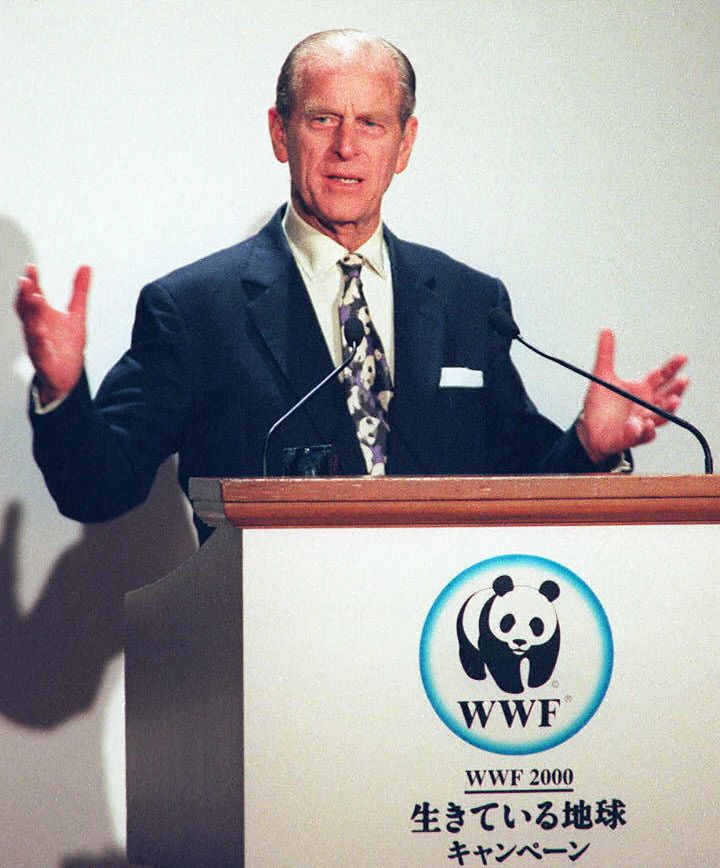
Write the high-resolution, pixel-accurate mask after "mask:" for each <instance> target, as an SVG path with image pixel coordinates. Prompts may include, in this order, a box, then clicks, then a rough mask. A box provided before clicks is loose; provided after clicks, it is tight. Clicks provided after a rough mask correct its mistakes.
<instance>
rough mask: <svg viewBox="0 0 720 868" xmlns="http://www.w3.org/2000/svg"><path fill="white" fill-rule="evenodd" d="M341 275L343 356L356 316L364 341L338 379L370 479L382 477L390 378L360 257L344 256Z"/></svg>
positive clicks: (341, 261)
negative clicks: (348, 327) (349, 325)
mask: <svg viewBox="0 0 720 868" xmlns="http://www.w3.org/2000/svg"><path fill="white" fill-rule="evenodd" d="M338 265H339V266H340V268H341V270H342V273H343V285H342V292H341V297H340V333H341V334H342V340H343V352H344V353H345V354H347V352H348V350H349V348H348V346H347V344H346V342H345V332H344V328H343V327H344V325H345V323H346V322H347V320H348V319H349V318H350V317H351V316H356V317H357V318H358V319H359V320H360V322H361V323H362V324H363V326H364V327H365V337H364V338H363V340H362V342H361V344H360V346H359V347H358V349H357V352H356V353H355V356H354V358H353V359H352V361H351V362H350V364H348V365H347V366H346V367H344V368H343V370H342V372H341V374H340V378H341V380H343V382H344V383H345V387H346V389H347V403H348V410H349V411H350V415H351V416H352V418H353V421H354V422H355V430H356V432H357V437H358V440H359V441H360V448H361V450H362V453H363V457H364V459H365V466H366V467H367V472H368V473H369V474H370V475H371V476H383V475H384V474H385V462H386V460H387V435H388V431H389V430H390V427H389V425H388V422H387V416H388V406H389V404H390V399H391V398H392V396H393V392H392V378H391V377H390V370H389V368H388V363H387V358H386V357H385V351H384V350H383V345H382V341H381V340H380V336H379V335H378V333H377V332H376V331H375V327H374V326H373V324H372V320H371V319H370V311H369V310H368V306H367V302H366V301H365V296H364V295H363V289H362V281H361V280H360V269H361V268H362V257H360V256H358V255H357V254H354V253H349V254H348V255H347V256H344V257H343V258H342V259H341V260H340V261H339V263H338Z"/></svg>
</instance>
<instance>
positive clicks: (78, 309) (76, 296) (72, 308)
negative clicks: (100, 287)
mask: <svg viewBox="0 0 720 868" xmlns="http://www.w3.org/2000/svg"><path fill="white" fill-rule="evenodd" d="M91 276H92V269H91V268H90V266H89V265H81V266H80V268H78V270H77V274H76V275H75V281H74V283H73V292H72V297H71V299H70V304H69V305H68V313H73V314H77V315H79V316H82V317H83V318H84V317H85V310H86V308H87V295H88V290H89V289H90V278H91Z"/></svg>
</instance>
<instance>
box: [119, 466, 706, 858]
mask: <svg viewBox="0 0 720 868" xmlns="http://www.w3.org/2000/svg"><path fill="white" fill-rule="evenodd" d="M190 491H191V498H192V501H193V505H194V508H195V510H196V512H197V513H198V514H199V515H200V516H201V517H202V518H203V520H204V521H206V522H207V523H208V524H210V525H213V526H215V527H216V528H217V530H216V531H215V533H214V534H213V536H212V537H211V538H210V540H209V541H208V542H207V543H206V544H205V545H204V546H203V547H202V548H201V549H200V550H199V551H198V552H197V553H196V555H194V556H193V557H192V558H191V559H190V560H189V561H188V562H187V563H185V564H184V565H183V566H181V567H180V568H179V569H177V570H175V571H174V572H173V573H171V574H170V575H168V576H166V577H165V578H163V579H161V580H159V581H157V582H155V583H154V584H152V585H149V586H147V587H145V588H142V589H140V590H137V591H134V592H132V593H130V594H129V595H128V596H127V598H126V605H127V638H126V650H125V661H126V662H125V666H126V702H127V800H128V857H129V859H130V861H131V862H133V863H139V864H147V865H153V866H161V868H175V866H177V868H219V866H247V868H281V866H288V868H289V866H293V868H321V866H328V868H329V866H333V868H335V866H337V868H341V866H342V868H381V866H393V868H404V866H408V868H409V866H417V868H432V866H435V865H437V866H442V865H448V864H449V865H458V864H459V865H467V866H472V868H475V866H479V865H483V864H493V865H494V864H496V863H499V861H500V859H501V858H502V859H503V862H504V864H505V865H506V868H507V866H511V868H512V866H517V868H522V866H523V865H525V864H528V862H529V863H530V864H534V862H535V861H544V862H547V863H548V865H549V866H550V868H552V866H554V865H557V866H560V865H570V864H572V863H573V862H574V861H578V862H579V864H580V866H581V868H583V866H585V868H592V866H602V868H608V866H613V868H623V866H628V868H631V866H633V868H634V866H637V865H640V864H642V865H643V866H645V868H666V866H668V865H679V864H685V865H711V864H715V861H714V860H715V859H716V858H717V853H718V852H719V851H720V833H719V832H718V829H720V805H719V803H718V798H717V780H718V774H719V773H720V762H719V760H718V750H717V746H716V741H715V735H714V733H715V730H716V721H717V716H718V711H720V707H719V701H718V700H719V698H720V696H719V694H720V677H719V676H718V663H717V661H718V652H720V629H719V628H718V623H719V622H720V612H719V611H718V602H719V597H718V588H719V587H720V576H719V575H718V573H719V572H720V569H719V568H718V565H717V552H718V551H719V550H720V545H719V544H720V528H719V527H718V525H720V480H719V479H718V478H717V477H633V476H630V477H621V476H608V475H598V476H583V477H523V478H377V479H370V478H326V479H265V480H258V479H249V480H232V479H226V480H223V479H195V480H192V481H191V486H190ZM523 559H524V560H523ZM478 563H480V564H483V563H485V564H489V565H490V566H489V567H488V568H487V569H488V570H490V569H492V568H493V567H494V564H495V563H498V564H499V565H505V564H507V563H509V564H510V565H511V568H510V572H511V573H512V574H513V578H514V581H515V583H516V585H517V584H518V583H519V582H521V581H525V582H528V581H529V584H530V585H532V580H527V579H521V578H518V576H519V575H520V573H522V570H523V569H526V570H527V569H530V573H532V569H535V566H534V565H537V564H540V565H541V566H542V565H543V564H545V565H548V568H549V569H552V570H555V571H556V572H557V574H558V575H564V574H565V573H563V571H565V572H566V573H567V575H569V576H571V579H570V580H569V581H570V582H571V585H572V583H573V582H574V585H572V587H571V585H568V588H570V590H566V589H565V587H564V586H563V587H561V590H560V597H559V599H556V600H554V602H553V605H554V607H555V610H556V611H557V612H558V613H559V614H558V615H557V618H558V623H561V626H562V630H563V634H562V642H563V643H564V644H563V645H561V651H560V654H561V655H562V654H563V653H565V654H566V656H567V655H568V654H570V651H569V650H568V649H569V648H570V646H571V643H572V641H574V640H573V630H576V633H577V631H578V630H580V631H582V630H587V629H588V627H587V626H582V625H581V626H577V625H580V624H581V621H582V618H583V617H585V616H584V615H578V616H577V617H576V616H575V615H572V617H571V616H570V615H569V614H567V612H566V611H565V610H563V609H562V608H561V604H562V605H566V601H567V600H568V599H569V594H570V591H572V590H573V588H574V587H577V588H578V589H579V591H578V595H577V596H578V600H579V601H580V603H581V604H582V603H583V600H584V601H586V602H588V601H589V602H588V605H589V606H590V607H591V608H590V609H589V610H588V611H590V612H591V614H592V612H601V613H602V618H606V620H607V624H605V623H604V622H603V624H604V626H602V629H603V630H605V638H604V640H603V641H605V651H604V652H603V653H604V655H605V657H604V658H603V661H604V662H603V661H601V663H600V664H598V665H599V667H600V668H599V669H598V671H599V672H601V676H602V677H605V681H604V682H603V687H602V690H600V689H599V688H598V689H597V690H596V691H595V692H596V694H597V696H595V698H594V699H592V702H593V703H594V705H593V708H592V716H590V715H585V716H586V717H587V718H588V719H587V720H585V719H584V718H583V720H582V721H580V722H579V723H577V724H572V725H570V726H569V729H568V730H567V732H568V733H569V734H565V735H563V736H560V735H557V736H555V735H553V731H552V726H553V724H555V721H558V723H557V726H558V727H559V726H561V723H559V721H560V720H561V718H563V715H566V716H567V715H569V714H571V711H569V709H572V708H573V704H572V703H573V701H574V702H575V704H576V706H577V703H578V702H579V701H580V693H581V691H580V690H579V689H578V688H577V686H573V687H571V686H569V682H570V681H572V678H574V677H575V676H574V674H573V673H572V668H573V666H575V667H576V668H581V669H583V670H584V671H587V672H588V673H590V672H591V671H593V672H594V671H595V670H594V669H593V666H596V662H594V660H593V659H591V658H592V655H591V654H590V652H588V655H589V656H588V657H587V659H586V658H585V656H584V651H583V650H582V649H580V650H579V651H573V652H572V655H573V656H571V657H570V658H569V659H566V660H564V661H563V659H560V661H559V662H558V664H557V666H556V670H555V672H554V674H553V676H552V677H550V676H547V678H546V682H545V683H544V684H543V685H542V686H541V687H533V688H530V687H528V688H527V693H526V694H520V693H518V692H517V690H515V688H512V687H508V686H507V684H506V685H505V686H506V689H505V690H504V691H502V690H501V685H502V683H503V682H502V677H501V676H500V675H498V674H497V673H496V672H494V670H493V669H492V668H490V667H491V663H492V661H491V662H490V663H488V667H489V672H490V673H494V674H493V677H492V678H491V677H490V675H489V674H488V676H487V677H485V676H484V675H483V676H482V677H483V679H484V680H477V675H474V676H472V678H469V677H468V676H467V675H466V674H465V673H464V672H463V671H462V668H461V666H460V663H459V662H457V660H456V659H455V657H454V656H453V657H452V659H451V660H450V662H449V663H448V664H447V665H445V664H444V663H437V662H436V661H435V660H434V659H433V660H431V659H430V656H431V654H432V653H435V652H434V651H429V650H428V649H429V648H431V646H432V643H435V646H437V648H438V651H437V654H438V655H440V657H442V655H443V654H445V653H447V654H450V655H455V653H456V649H457V638H456V635H455V630H456V626H457V629H458V630H460V618H461V617H462V616H458V615H457V611H458V606H457V605H456V606H455V608H454V609H452V610H448V611H447V613H445V611H444V609H443V606H445V605H446V603H447V602H448V600H449V599H450V597H451V591H452V590H453V589H455V588H457V589H458V593H461V592H462V589H463V587H466V588H470V590H469V591H467V590H466V591H465V596H466V597H467V599H468V600H470V599H471V595H472V594H473V593H475V594H479V595H480V596H482V594H484V595H485V596H484V597H483V600H485V603H484V609H483V612H485V613H487V612H489V611H492V608H491V607H492V606H493V605H495V602H494V600H496V599H497V598H498V597H499V596H501V595H502V594H504V593H505V591H497V590H496V591H495V592H494V596H493V598H492V600H491V598H490V595H491V594H493V591H492V590H491V586H492V580H493V579H494V574H491V573H488V576H490V579H488V580H487V581H485V579H484V578H482V575H484V574H482V575H481V573H478V572H477V571H478V570H481V571H482V569H484V567H481V566H478ZM472 565H475V566H472ZM514 565H517V569H518V570H519V573H518V575H515V572H514ZM528 565H529V566H528ZM507 569H508V568H507V567H505V566H503V571H506V570H507ZM473 570H475V573H477V575H478V576H479V578H478V579H477V580H476V586H478V582H479V586H480V587H481V588H482V594H481V593H480V592H478V591H476V586H473V587H471V584H466V585H463V583H468V582H471V579H472V577H473V575H475V574H473ZM498 571H499V570H496V572H498ZM571 571H574V573H572V572H571ZM530 573H528V575H530ZM575 573H577V575H578V576H580V577H581V578H578V579H577V580H576V579H575V578H572V576H573V575H574V574H575ZM523 575H525V574H524V573H523ZM453 576H455V577H456V578H455V579H453ZM451 580H452V581H451ZM558 581H559V584H560V585H561V586H562V581H560V580H558ZM551 585H553V582H552V581H551V582H550V583H549V585H548V584H547V583H545V584H542V583H541V582H540V581H539V580H538V582H537V583H536V586H537V587H541V588H545V589H547V587H549V586H551ZM486 586H487V588H486ZM497 587H500V586H499V585H498V586H497ZM556 589H557V585H556ZM538 593H539V592H538V590H537V589H536V587H533V588H532V589H531V590H527V588H526V596H527V595H530V596H532V595H534V596H535V597H537V596H538ZM543 593H545V591H543ZM480 596H479V597H478V599H479V598H480ZM549 596H552V594H550V595H549ZM458 599H460V598H458ZM463 599H464V597H463ZM452 605H454V604H452V601H451V608H452ZM543 605H545V601H543ZM549 605H550V604H549V603H547V606H549ZM547 606H546V608H547ZM592 607H594V609H593V608H592ZM478 611H479V608H478ZM479 617H480V630H481V631H482V629H484V628H483V625H482V619H483V613H482V612H480V615H479ZM443 619H444V620H443ZM445 622H447V624H448V625H449V626H448V628H447V630H446V634H443V633H442V630H443V629H445V627H443V626H442V625H443V624H445ZM571 622H572V623H571ZM474 623H475V624H477V619H476V621H475V622H474ZM505 623H508V621H507V615H506V622H505ZM583 623H584V622H583ZM473 629H475V627H474V626H473V627H471V629H470V630H469V633H468V635H470V639H471V641H475V640H474V639H473V634H472V630H473ZM593 629H594V628H593ZM433 630H435V632H434V633H433V632H432V631H433ZM495 632H497V629H496V630H495ZM578 635H580V636H582V635H583V634H582V632H580V633H578ZM610 637H611V638H610ZM601 639H602V637H601ZM531 641H532V640H531ZM569 643H570V644H569ZM476 644H477V643H476ZM582 644H583V643H582V642H581V645H582ZM435 646H432V647H435ZM445 648H447V651H445V650H443V649H445ZM418 649H420V650H418ZM608 649H610V650H608ZM472 650H473V653H475V652H476V651H477V649H472ZM418 654H419V657H420V665H418ZM601 656H602V655H601ZM561 664H562V666H564V667H565V668H562V667H561ZM525 665H526V664H525ZM443 666H444V667H445V669H447V668H448V666H450V668H451V669H452V672H450V673H449V674H448V675H447V678H449V679H450V681H451V682H452V683H455V682H457V684H458V685H460V686H459V687H458V690H461V691H464V692H462V693H458V700H459V706H460V707H461V708H462V710H463V714H464V715H465V723H466V724H467V727H468V733H462V732H458V731H457V726H456V724H454V723H452V722H448V720H447V719H445V717H443V715H444V711H443V706H442V697H440V696H439V694H441V693H442V691H443V690H444V689H445V688H444V687H441V686H438V685H439V684H440V681H439V679H442V678H445V677H446V675H445V674H444V672H445V669H443ZM433 667H434V668H433ZM611 670H612V671H611ZM522 671H523V672H524V675H523V676H522V677H523V678H524V679H525V680H526V681H527V673H528V669H527V666H526V669H525V670H522ZM436 673H440V674H437V675H436ZM602 673H604V676H603V675H602ZM601 676H598V677H599V678H600V680H602V677H601ZM588 677H590V676H588ZM592 677H595V676H592ZM473 678H474V679H476V680H473ZM493 678H494V679H495V681H497V685H495V683H494V682H493ZM488 685H490V686H491V687H492V689H494V690H495V693H494V694H492V698H491V699H488V700H487V701H485V700H482V699H481V698H480V699H479V698H478V697H481V694H480V693H479V692H478V691H479V690H480V689H481V688H482V689H483V690H486V689H488ZM448 689H449V690H450V691H452V689H453V688H448ZM513 691H515V692H513ZM605 691H607V692H605ZM436 694H437V695H436ZM487 695H488V696H489V695H490V694H487ZM452 696H453V697H454V694H452ZM588 701H590V700H588ZM450 705H453V706H457V705H458V703H455V702H454V701H453V702H452V703H450ZM456 711H457V708H456ZM501 711H502V714H503V715H505V721H504V722H503V718H502V715H501V713H500V712H501ZM449 713H452V709H451V710H450V712H449ZM536 713H537V715H539V716H538V718H537V719H538V723H537V726H538V727H539V728H538V729H537V730H536V733H538V734H539V735H538V737H540V736H542V738H543V739H545V740H544V741H542V740H539V741H536V742H533V741H532V739H533V738H535V736H530V742H529V747H528V746H525V745H523V743H522V742H510V741H505V742H503V741H502V740H497V739H496V740H495V741H492V740H490V741H483V740H482V739H483V738H485V732H484V731H483V729H482V728H484V727H485V726H486V723H487V721H486V720H485V718H490V720H491V723H488V730H489V728H490V726H491V725H494V721H495V720H496V719H497V720H498V721H500V723H499V724H498V725H501V726H502V727H505V728H506V729H508V731H511V730H512V732H513V733H515V732H516V731H517V732H521V734H522V735H523V737H525V736H526V735H527V733H528V732H529V730H530V729H531V728H532V727H533V726H535V722H534V721H535V717H534V716H535V715H536ZM543 715H544V716H543ZM446 716H447V715H446ZM480 718H483V720H482V727H481V723H480V722H479V721H480ZM464 725H465V724H463V721H462V717H461V718H460V728H462V727H463V726H464ZM453 729H454V730H455V731H453ZM522 730H525V731H526V732H525V733H522ZM548 734H549V735H548ZM546 736H547V737H546ZM518 737H519V736H518ZM513 738H515V735H513ZM473 739H475V741H474V742H473ZM488 776H489V777H488ZM533 776H534V777H533ZM502 782H504V785H501V783H502ZM493 805H494V807H492V806H493ZM540 806H544V807H540ZM513 848H515V849H514V850H513ZM583 848H584V849H583Z"/></svg>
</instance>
